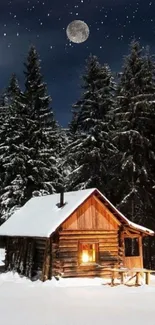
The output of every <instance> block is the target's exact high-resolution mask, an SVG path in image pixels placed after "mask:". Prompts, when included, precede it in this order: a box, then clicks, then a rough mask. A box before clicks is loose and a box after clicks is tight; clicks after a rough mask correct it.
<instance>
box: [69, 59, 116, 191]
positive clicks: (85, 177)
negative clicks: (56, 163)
mask: <svg viewBox="0 0 155 325" xmlns="http://www.w3.org/2000/svg"><path fill="white" fill-rule="evenodd" d="M82 88H83V91H84V93H83V94H82V97H81V99H80V100H79V101H78V102H77V103H76V104H75V105H74V106H73V107H74V113H73V120H72V122H71V127H70V134H71V137H72V141H71V143H70V144H69V146H68V147H67V149H66V151H67V152H68V155H67V161H68V162H69V163H70V165H71V168H72V171H71V170H70V173H68V176H67V181H66V183H67V188H68V189H69V190H70V189H71V190H72V189H83V188H90V187H97V188H98V189H100V190H101V191H102V192H104V193H105V192H106V190H105V186H106V181H107V165H108V161H107V159H108V152H109V151H110V149H111V150H113V148H112V146H111V144H110V142H109V137H108V132H109V129H108V125H109V118H108V114H109V111H110V110H112V107H113V103H114V98H113V96H114V91H115V87H114V81H113V78H112V74H111V71H110V69H109V67H108V66H107V65H104V66H101V65H100V63H99V62H98V59H97V57H95V56H92V55H91V56H90V57H89V59H88V60H87V66H86V72H85V75H84V76H83V86H82Z"/></svg>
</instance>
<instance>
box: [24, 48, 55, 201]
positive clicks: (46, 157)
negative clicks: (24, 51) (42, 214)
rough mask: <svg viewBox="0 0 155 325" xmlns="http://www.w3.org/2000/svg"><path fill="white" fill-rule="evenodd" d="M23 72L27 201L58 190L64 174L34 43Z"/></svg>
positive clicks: (53, 122)
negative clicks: (26, 151) (60, 171)
mask: <svg viewBox="0 0 155 325" xmlns="http://www.w3.org/2000/svg"><path fill="white" fill-rule="evenodd" d="M24 74H25V104H26V110H27V113H26V114H27V119H26V125H25V128H26V130H27V139H26V140H25V144H26V146H27V147H28V148H29V158H28V159H27V162H26V170H27V183H26V190H25V200H28V199H29V198H30V197H31V196H33V195H42V194H47V193H53V192H55V191H57V190H58V188H59V183H60V181H61V175H60V173H59V171H58V166H57V163H58V161H57V153H56V151H57V150H58V131H57V130H58V127H57V125H56V122H55V120H54V116H53V112H52V110H51V108H50V102H51V99H50V96H48V94H47V86H46V84H45V83H44V82H43V77H42V74H41V67H40V60H39V56H38V54H37V51H36V49H35V47H34V46H32V47H31V48H30V51H29V53H28V57H27V62H26V63H25V72H24Z"/></svg>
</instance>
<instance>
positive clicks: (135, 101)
mask: <svg viewBox="0 0 155 325" xmlns="http://www.w3.org/2000/svg"><path fill="white" fill-rule="evenodd" d="M153 94H154V83H153V69H152V61H151V58H150V57H148V55H143V53H142V49H141V47H140V44H139V43H138V42H136V41H133V42H132V43H131V46H130V54H129V55H128V56H127V57H126V58H125V62H124V66H123V72H122V74H121V80H120V83H119V86H118V93H117V107H116V109H115V121H114V122H115V128H116V129H115V132H114V133H113V143H114V144H115V145H116V146H117V149H118V153H117V154H116V155H115V159H113V168H112V169H111V171H110V175H111V179H110V186H111V191H112V189H115V190H114V191H113V193H112V197H113V198H112V201H113V203H114V204H117V206H118V208H119V209H120V210H121V211H122V212H123V213H124V214H125V215H126V216H127V217H129V219H130V220H132V221H136V222H139V223H142V224H145V225H147V226H148V225H150V223H149V220H150V219H149V218H151V217H152V212H153V211H152V207H153V195H152V186H153V183H154V179H153V174H152V169H151V166H152V165H154V164H155V154H154V149H153V147H152V141H151V137H152V135H151V133H152V132H155V131H153V130H154V125H153V124H154V120H155V107H154V104H153V102H152V99H153ZM150 99H151V100H150ZM151 130H152V131H151Z"/></svg>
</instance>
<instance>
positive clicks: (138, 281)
mask: <svg viewBox="0 0 155 325" xmlns="http://www.w3.org/2000/svg"><path fill="white" fill-rule="evenodd" d="M140 278H141V272H136V285H140Z"/></svg>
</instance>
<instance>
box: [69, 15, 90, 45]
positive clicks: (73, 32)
mask: <svg viewBox="0 0 155 325" xmlns="http://www.w3.org/2000/svg"><path fill="white" fill-rule="evenodd" d="M66 34H67V37H68V38H69V40H70V41H71V42H73V43H83V42H85V41H86V40H87V38H88V37H89V27H88V25H87V24H86V23H85V22H84V21H82V20H74V21H72V22H71V23H70V24H69V25H68V26H67V29H66Z"/></svg>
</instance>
